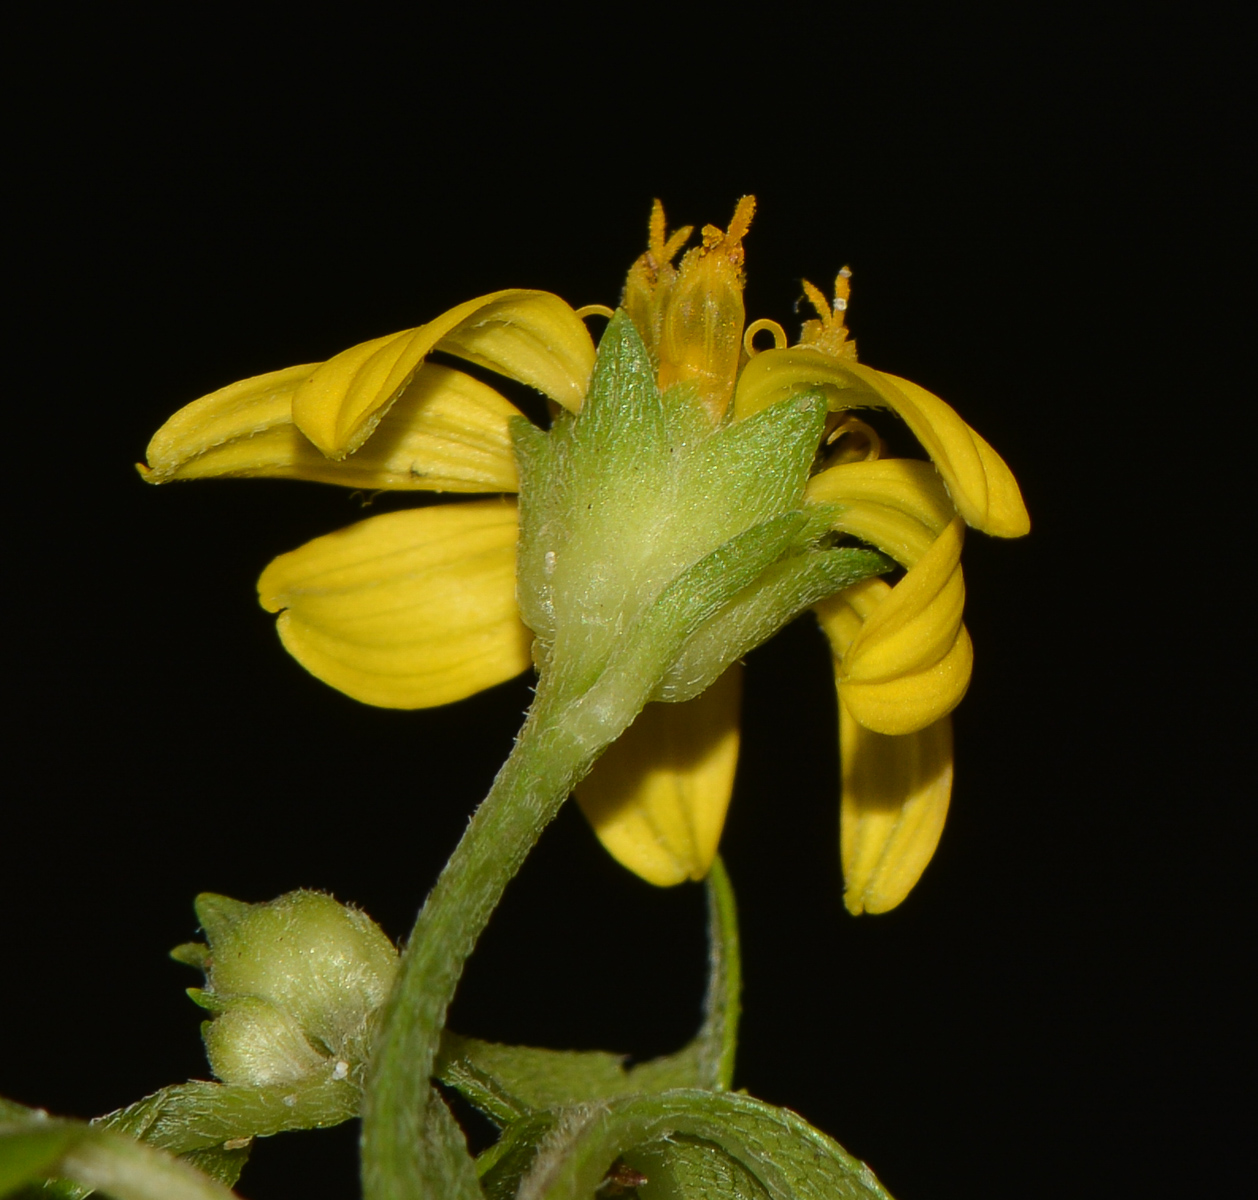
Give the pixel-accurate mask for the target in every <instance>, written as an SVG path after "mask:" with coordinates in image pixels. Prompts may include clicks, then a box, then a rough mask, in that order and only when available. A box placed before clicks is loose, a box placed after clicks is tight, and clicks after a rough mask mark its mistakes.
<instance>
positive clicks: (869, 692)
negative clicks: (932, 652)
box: [843, 625, 974, 735]
mask: <svg viewBox="0 0 1258 1200" xmlns="http://www.w3.org/2000/svg"><path fill="white" fill-rule="evenodd" d="M973 669H974V643H973V642H972V641H971V640H970V633H969V630H968V629H966V627H965V626H964V625H962V626H961V627H960V629H959V630H958V631H957V636H956V640H955V641H954V642H953V643H952V645H951V646H950V647H949V648H948V652H947V653H946V654H945V655H944V656H943V658H941V659H940V660H939V661H938V662H936V663H933V664H932V665H931V666H929V667H923V668H922V669H921V670H917V671H909V672H906V673H905V674H903V675H897V676H895V677H894V678H891V679H880V680H875V681H864V680H853V679H850V678H849V679H845V680H844V681H843V698H844V702H845V703H846V704H847V706H848V708H849V709H851V711H852V713H853V714H854V715H855V716H856V717H857V718H858V719H859V720H860V722H861V724H863V725H864V726H866V728H868V729H871V730H879V731H881V732H882V733H887V734H899V735H904V734H908V733H912V732H913V731H915V730H917V729H920V728H921V727H922V726H923V725H924V724H928V723H930V722H932V721H935V720H938V719H939V717H940V715H942V714H946V713H950V712H951V711H952V710H953V709H954V708H956V706H957V705H958V704H960V703H961V700H962V698H963V697H964V696H965V693H966V689H967V688H968V687H969V686H970V675H971V673H972V671H973Z"/></svg>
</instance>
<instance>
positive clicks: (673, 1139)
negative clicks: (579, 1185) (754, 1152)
mask: <svg viewBox="0 0 1258 1200" xmlns="http://www.w3.org/2000/svg"><path fill="white" fill-rule="evenodd" d="M623 1159H624V1162H625V1163H626V1164H627V1165H628V1166H630V1167H632V1168H633V1169H634V1170H635V1171H637V1172H638V1173H639V1174H641V1175H643V1176H645V1177H646V1179H647V1182H646V1183H645V1184H642V1185H640V1186H639V1187H638V1189H637V1195H638V1198H639V1200H685V1198H686V1197H696V1196H699V1197H705V1198H707V1197H711V1198H712V1200H769V1197H770V1193H769V1192H768V1191H767V1190H766V1189H765V1187H764V1185H763V1184H762V1183H761V1182H760V1181H759V1180H758V1179H757V1178H756V1177H755V1175H753V1174H752V1173H751V1171H750V1170H748V1169H747V1168H746V1167H745V1166H743V1164H742V1163H741V1162H739V1160H738V1159H736V1158H733V1157H731V1156H730V1155H729V1154H726V1152H725V1151H724V1150H722V1149H721V1147H720V1146H718V1145H716V1143H715V1142H709V1141H704V1140H703V1139H702V1138H695V1137H690V1136H688V1135H685V1134H679V1133H678V1134H672V1135H671V1136H669V1137H667V1138H661V1139H660V1140H659V1141H658V1142H646V1143H645V1144H644V1145H641V1146H635V1147H634V1149H633V1150H632V1151H629V1152H628V1153H626V1154H625V1155H624V1156H623Z"/></svg>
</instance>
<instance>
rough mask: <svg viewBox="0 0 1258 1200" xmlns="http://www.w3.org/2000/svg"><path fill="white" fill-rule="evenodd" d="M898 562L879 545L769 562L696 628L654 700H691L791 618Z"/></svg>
mask: <svg viewBox="0 0 1258 1200" xmlns="http://www.w3.org/2000/svg"><path fill="white" fill-rule="evenodd" d="M894 567H895V563H894V562H893V561H892V560H891V559H890V558H888V557H887V556H886V555H885V554H881V553H879V552H878V551H877V550H862V549H855V548H851V547H842V548H839V549H835V550H810V551H807V552H805V553H803V554H796V555H792V556H791V557H790V558H786V559H783V560H781V561H780V562H776V563H774V564H773V565H772V566H770V567H768V568H767V569H766V570H765V571H764V573H763V574H762V575H761V576H760V577H759V578H758V579H757V580H756V581H755V583H754V584H752V585H751V586H750V587H747V588H745V589H744V590H743V592H742V593H740V594H739V595H737V596H735V597H734V598H733V599H732V600H730V601H729V602H728V603H727V604H726V605H725V607H724V608H722V609H721V611H720V612H718V613H716V614H715V615H714V616H713V617H712V618H711V619H710V620H709V621H707V622H706V623H705V624H704V625H703V626H701V627H700V628H699V629H698V630H696V631H695V633H694V634H692V635H691V637H690V638H689V640H688V641H687V642H686V645H685V647H684V648H683V649H682V651H681V654H680V655H679V656H678V658H677V659H676V660H675V661H674V662H673V665H672V666H671V667H670V668H669V669H668V672H667V673H666V674H665V676H664V678H663V679H662V680H661V681H660V684H659V686H658V688H657V689H656V692H655V694H654V695H653V696H652V697H651V698H652V699H653V700H666V701H679V700H690V699H692V698H693V697H695V696H698V695H699V694H700V693H701V692H704V691H706V690H707V689H708V688H709V687H711V685H712V684H713V683H715V682H716V680H717V679H718V678H719V677H720V675H721V673H722V672H723V671H724V670H725V669H726V668H727V667H728V666H729V665H730V663H732V662H735V661H736V660H738V659H740V658H742V657H743V655H745V654H747V653H748V652H749V651H751V650H754V649H755V648H756V647H757V646H759V645H760V644H761V643H762V642H764V641H767V640H768V639H769V638H770V637H772V636H773V634H774V633H776V632H777V631H778V630H779V629H780V628H781V627H782V625H783V624H784V623H785V622H786V621H790V620H793V619H794V618H795V617H797V616H799V614H800V613H802V612H803V611H804V610H805V609H807V608H809V607H811V606H812V605H814V604H816V603H817V601H819V600H824V599H825V598H826V597H827V596H832V595H834V593H835V592H838V591H841V590H842V589H843V588H845V587H850V586H851V585H852V584H854V583H859V582H860V581H861V580H862V579H868V578H869V576H871V575H881V574H883V573H885V572H886V571H890V570H892V569H893V568H894Z"/></svg>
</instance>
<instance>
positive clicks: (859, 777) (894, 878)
mask: <svg viewBox="0 0 1258 1200" xmlns="http://www.w3.org/2000/svg"><path fill="white" fill-rule="evenodd" d="M839 753H840V755H841V767H840V770H841V773H842V780H843V799H842V804H841V808H840V838H839V840H840V855H841V858H842V862H843V879H844V883H845V885H846V886H845V891H844V896H843V902H844V903H845V904H846V905H847V909H848V911H849V912H850V913H852V914H853V915H858V914H860V913H862V912H869V913H882V912H887V911H888V910H889V909H892V908H895V906H896V905H897V904H899V903H900V901H901V900H903V899H904V898H905V896H907V895H908V894H909V892H910V891H911V890H912V888H913V885H914V884H915V883H917V881H918V879H920V878H921V875H922V872H923V871H924V870H925V869H926V864H927V863H929V862H930V860H931V856H932V855H933V854H934V853H935V847H936V846H937V845H938V844H939V836H940V834H941V833H942V832H943V827H944V819H945V818H946V817H947V815H948V801H949V799H950V797H951V795H952V718H951V717H941V718H940V719H939V720H938V721H935V722H934V723H933V724H930V725H928V726H926V728H925V729H919V730H918V731H917V732H915V733H909V734H905V735H903V736H901V737H888V736H886V735H885V734H881V733H874V732H873V731H872V730H870V729H866V728H865V727H864V726H863V725H861V724H860V723H859V722H858V721H856V720H855V719H854V718H853V717H852V715H851V714H850V713H849V712H848V711H847V708H846V707H845V706H844V703H843V700H842V697H841V696H840V699H839Z"/></svg>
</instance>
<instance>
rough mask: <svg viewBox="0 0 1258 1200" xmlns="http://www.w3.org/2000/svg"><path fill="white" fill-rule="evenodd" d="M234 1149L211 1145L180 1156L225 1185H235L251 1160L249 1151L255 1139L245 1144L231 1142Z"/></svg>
mask: <svg viewBox="0 0 1258 1200" xmlns="http://www.w3.org/2000/svg"><path fill="white" fill-rule="evenodd" d="M231 1146H232V1149H230V1150H229V1149H228V1148H227V1147H226V1146H209V1147H207V1148H206V1149H204V1150H190V1151H188V1153H187V1154H181V1155H180V1156H179V1157H180V1159H181V1160H182V1161H183V1162H186V1163H191V1164H192V1165H193V1166H194V1167H196V1169H197V1170H198V1171H200V1172H202V1173H203V1174H205V1175H208V1176H209V1177H210V1178H211V1179H217V1180H218V1181H219V1183H221V1184H223V1185H224V1186H225V1187H235V1185H236V1180H238V1179H239V1178H240V1172H241V1171H243V1170H244V1169H245V1163H247V1162H248V1161H249V1153H250V1151H251V1150H252V1149H253V1139H252V1138H251V1139H249V1140H248V1141H247V1142H245V1144H244V1145H243V1146H237V1145H236V1144H235V1142H232V1143H231Z"/></svg>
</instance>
